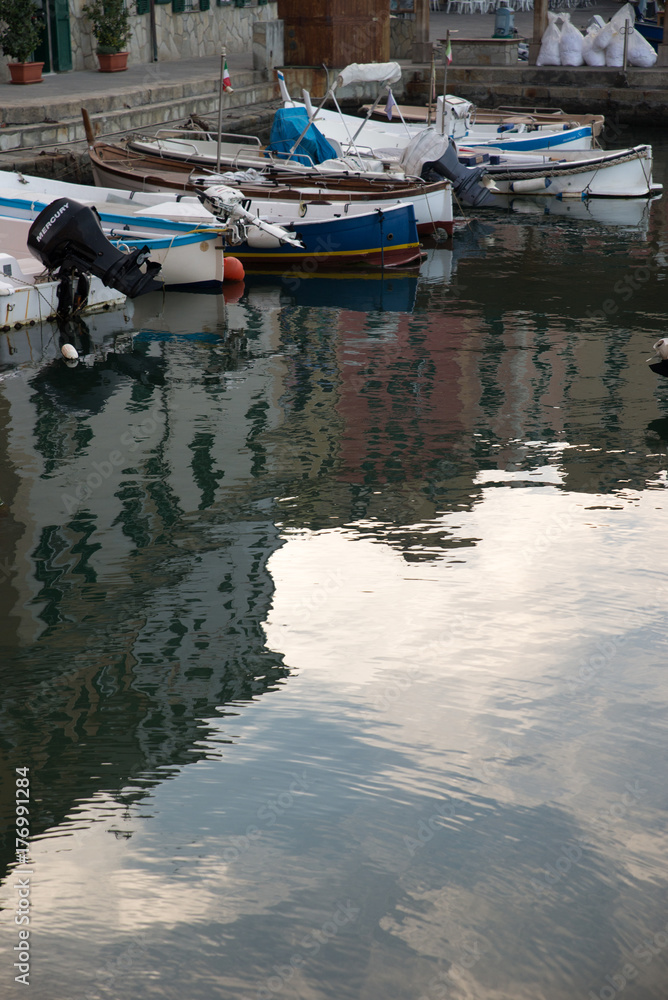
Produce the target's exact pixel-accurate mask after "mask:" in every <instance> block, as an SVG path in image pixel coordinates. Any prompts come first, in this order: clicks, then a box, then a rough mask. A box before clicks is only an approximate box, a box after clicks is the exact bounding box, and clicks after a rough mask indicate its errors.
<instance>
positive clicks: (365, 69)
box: [336, 62, 401, 87]
mask: <svg viewBox="0 0 668 1000" xmlns="http://www.w3.org/2000/svg"><path fill="white" fill-rule="evenodd" d="M400 79H401V66H400V65H399V63H397V62H386V63H351V64H350V66H346V68H345V69H343V70H341V72H340V73H339V75H338V77H337V79H336V86H337V87H347V86H348V85H349V84H351V83H388V84H393V83H396V82H397V80H400Z"/></svg>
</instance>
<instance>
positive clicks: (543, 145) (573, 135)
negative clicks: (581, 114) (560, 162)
mask: <svg viewBox="0 0 668 1000" xmlns="http://www.w3.org/2000/svg"><path fill="white" fill-rule="evenodd" d="M590 136H591V127H590V126H588V125H583V126H582V128H577V129H568V130H567V131H565V132H543V133H541V134H539V135H536V133H535V132H532V133H530V135H527V137H526V139H517V138H516V139H513V140H510V139H506V140H505V141H504V140H503V138H502V137H501V136H499V137H498V139H496V138H493V137H490V138H489V139H488V140H486V141H485V142H476V140H475V139H470V138H469V137H468V136H467V137H466V138H465V139H464V140H463V141H462V143H461V145H462V146H475V147H476V148H477V149H479V148H480V147H481V146H493V147H494V149H505V150H507V151H508V152H512V151H513V150H515V151H517V152H522V153H524V152H526V151H531V150H534V151H540V150H541V149H555V148H556V147H557V146H563V145H564V143H567V142H573V140H575V139H586V138H589V137H590Z"/></svg>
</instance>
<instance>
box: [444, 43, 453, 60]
mask: <svg viewBox="0 0 668 1000" xmlns="http://www.w3.org/2000/svg"><path fill="white" fill-rule="evenodd" d="M445 58H446V59H447V61H448V66H449V65H450V63H451V62H452V43H451V42H450V38H448V41H447V43H446V46H445Z"/></svg>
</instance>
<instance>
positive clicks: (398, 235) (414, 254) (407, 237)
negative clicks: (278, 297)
mask: <svg viewBox="0 0 668 1000" xmlns="http://www.w3.org/2000/svg"><path fill="white" fill-rule="evenodd" d="M291 229H292V232H294V235H295V236H296V237H297V238H298V239H300V240H301V241H302V242H303V244H304V248H303V250H300V249H297V248H296V247H293V246H289V245H288V244H283V245H280V246H274V247H267V246H262V245H260V246H257V245H256V246H252V245H250V243H249V242H244V243H235V244H234V245H233V246H231V247H230V250H231V252H232V253H233V254H234V256H235V257H238V258H239V260H240V261H241V262H242V263H243V265H244V267H245V268H246V269H247V270H252V269H254V268H258V267H260V268H265V267H276V265H277V264H281V265H286V266H289V265H291V266H292V268H293V270H306V271H309V270H311V271H312V270H315V269H316V268H317V269H319V270H320V269H324V268H331V267H333V268H337V269H340V268H341V267H342V266H343V267H350V268H356V267H360V266H365V267H405V266H407V265H411V264H419V263H420V261H421V259H422V251H421V249H420V244H419V241H418V236H417V228H416V225H415V213H414V211H413V206H412V205H397V206H392V207H391V208H389V209H387V210H381V209H376V210H375V211H373V212H369V213H368V214H364V215H353V216H348V217H346V218H340V219H336V220H328V221H322V222H318V221H315V222H296V223H294V224H293V226H292V227H291Z"/></svg>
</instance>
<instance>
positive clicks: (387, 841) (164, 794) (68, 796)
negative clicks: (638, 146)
mask: <svg viewBox="0 0 668 1000" xmlns="http://www.w3.org/2000/svg"><path fill="white" fill-rule="evenodd" d="M616 138H617V141H616V142H615V143H612V144H614V145H627V144H630V143H631V142H632V141H651V142H652V143H653V145H654V151H655V165H654V174H655V180H657V181H658V182H662V183H666V182H668V176H666V175H667V174H668V171H667V170H666V164H667V163H668V140H665V139H664V138H663V136H662V135H661V134H657V135H655V136H654V135H652V136H648V135H647V134H646V133H644V134H643V135H634V134H632V133H631V132H630V131H629V130H626V131H625V132H624V134H623V135H621V136H617V137H616ZM667 213H668V200H667V198H666V197H664V198H662V199H659V200H655V201H653V202H651V203H646V202H637V203H636V202H621V203H619V204H616V203H612V202H594V203H589V204H587V203H581V202H576V201H563V202H554V204H552V203H551V202H550V200H549V199H545V200H544V201H543V202H542V203H539V202H538V201H536V200H529V199H527V200H525V201H521V200H518V201H516V202H515V203H514V204H513V205H512V206H511V207H510V206H509V208H508V210H507V211H485V210H480V211H476V210H467V211H466V215H465V217H463V220H462V221H460V222H459V223H458V225H457V228H456V231H455V235H454V238H453V239H452V240H445V241H443V242H438V241H431V242H429V243H428V244H426V246H425V249H426V250H427V254H428V256H427V259H426V261H425V263H424V265H423V267H422V269H421V271H420V273H419V274H418V273H417V272H400V273H396V274H394V273H392V272H388V271H386V272H384V273H382V274H380V273H377V274H375V275H365V274H363V273H362V272H355V274H354V276H350V275H345V274H343V275H331V276H328V277H327V278H321V277H318V276H316V275H312V274H308V273H307V274H298V273H296V272H293V271H289V272H286V273H276V274H264V275H261V276H249V277H248V279H247V281H246V283H245V285H244V286H243V287H241V286H239V288H238V289H237V291H236V292H233V293H231V294H228V296H227V298H228V301H227V302H225V301H223V298H222V297H221V296H210V295H209V296H203V295H202V296H198V295H190V296H189V295H177V294H169V295H168V296H167V297H166V298H165V300H164V301H163V299H162V298H160V297H159V296H149V297H145V298H139V299H137V300H135V302H134V304H133V305H131V306H129V307H128V308H127V309H126V310H125V311H124V312H119V313H109V314H107V315H105V316H103V317H98V318H91V319H90V320H89V321H88V323H87V331H81V330H79V331H78V332H77V333H76V334H75V336H76V338H78V339H77V343H78V345H79V347H80V349H81V350H82V351H83V353H84V354H85V358H84V360H83V361H82V362H81V363H80V364H79V365H77V366H76V367H68V366H67V365H66V364H65V363H64V362H63V360H62V359H61V357H60V351H59V340H58V336H59V335H58V332H57V331H54V330H52V329H50V328H45V329H43V330H40V329H38V328H32V329H28V330H14V331H12V332H11V333H9V334H2V335H0V351H1V353H0V420H1V422H2V438H1V440H2V444H1V445H0V500H1V501H2V506H0V609H1V612H2V621H3V628H2V633H1V636H0V677H1V679H2V696H1V698H0V755H1V757H0V759H1V760H2V816H1V822H2V828H1V829H2V838H3V839H2V842H1V850H2V855H1V858H0V877H1V882H0V905H1V906H2V910H1V911H0V995H1V996H2V997H7V998H12V1000H13V998H15V997H21V996H30V997H31V998H32V1000H120V998H123V1000H138V998H142V1000H153V998H155V1000H441V998H448V1000H449V998H452V1000H579V998H582V1000H590V998H594V1000H596V998H600V1000H612V998H617V997H618V996H621V997H622V1000H627V998H628V1000H665V997H666V995H668V905H667V902H666V887H667V884H668V874H667V872H668V865H667V861H668V858H667V853H668V852H667V842H666V822H667V818H668V816H667V809H668V793H667V788H666V772H665V770H664V768H665V766H666V755H667V751H668V724H667V718H668V680H667V679H666V673H665V666H666V658H667V653H668V644H667V642H666V625H665V622H664V614H665V608H666V605H667V603H668V579H667V577H666V559H667V556H668V543H667V541H666V529H665V524H666V517H667V516H668V381H667V380H666V379H663V378H661V377H660V376H657V375H656V374H654V373H653V372H652V371H651V370H650V368H649V366H648V365H647V363H646V359H647V358H649V357H650V356H651V354H652V350H651V345H652V344H653V342H654V341H655V340H657V339H658V338H659V337H661V336H663V335H664V334H665V333H666V289H667V278H666V275H667V271H666V267H667V263H668V260H667V254H668V236H667V229H666V220H667ZM27 835H29V836H27ZM24 840H25V841H27V842H28V845H29V846H28V849H27V850H28V853H27V854H21V853H17V852H20V851H22V850H24V849H25V844H24V843H23V841H24ZM26 986H28V987H29V989H28V990H26Z"/></svg>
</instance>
